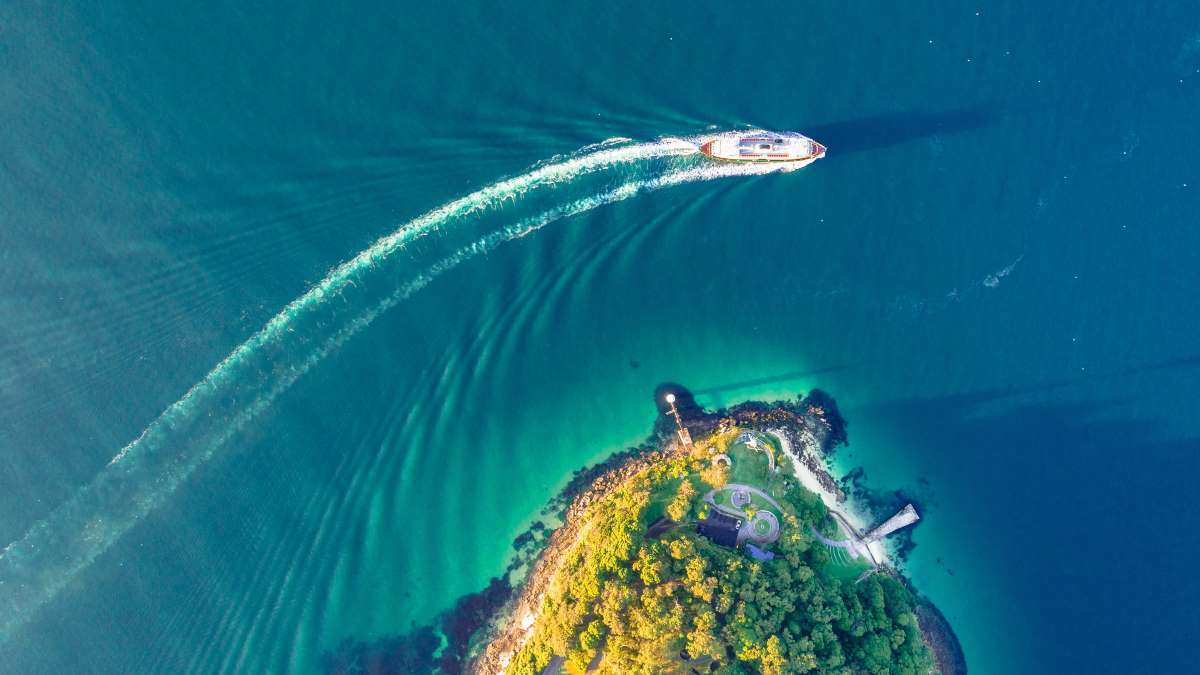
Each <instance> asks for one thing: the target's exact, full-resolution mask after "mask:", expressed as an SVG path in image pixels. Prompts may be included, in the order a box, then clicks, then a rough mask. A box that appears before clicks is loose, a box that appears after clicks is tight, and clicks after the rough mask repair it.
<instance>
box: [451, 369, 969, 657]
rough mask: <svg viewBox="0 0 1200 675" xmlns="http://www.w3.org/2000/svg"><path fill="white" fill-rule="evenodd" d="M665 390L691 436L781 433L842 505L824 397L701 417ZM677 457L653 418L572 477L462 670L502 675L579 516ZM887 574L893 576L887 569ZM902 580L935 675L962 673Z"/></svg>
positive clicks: (931, 614) (944, 637)
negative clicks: (616, 450) (647, 432)
mask: <svg viewBox="0 0 1200 675" xmlns="http://www.w3.org/2000/svg"><path fill="white" fill-rule="evenodd" d="M670 391H671V392H672V393H675V395H676V400H677V401H678V402H679V403H680V405H679V408H680V413H681V415H682V416H683V422H684V425H685V426H686V427H687V429H688V430H689V432H691V434H692V435H693V437H701V436H704V435H707V434H710V433H713V432H715V431H719V430H721V429H723V428H729V427H733V426H737V427H750V428H755V429H760V430H763V431H767V430H771V431H774V432H777V433H782V434H784V435H785V437H786V439H787V441H788V443H789V444H790V445H791V446H792V447H793V448H798V449H799V451H798V453H797V454H798V456H799V458H800V461H801V462H803V464H804V466H805V469H807V470H808V472H809V473H811V474H812V475H813V476H814V477H815V478H816V480H817V481H818V482H819V483H820V484H821V487H822V488H823V489H824V490H826V491H827V492H828V493H830V494H831V495H835V496H836V499H837V500H838V501H839V502H840V501H843V500H844V499H845V493H844V492H843V491H842V489H841V487H840V485H839V484H838V481H837V480H835V479H834V477H833V476H832V475H831V474H830V473H829V470H828V468H827V462H828V459H829V457H830V456H831V455H832V454H833V453H834V452H835V451H836V448H837V447H838V446H839V445H844V444H845V443H846V439H847V437H846V423H845V420H844V419H843V418H842V417H841V415H840V413H839V412H838V409H837V405H836V403H835V402H834V400H833V399H832V398H831V397H830V396H828V395H827V394H825V393H824V392H821V391H814V392H811V393H810V394H809V395H808V396H806V397H804V398H801V399H799V400H798V401H796V402H791V401H781V402H774V403H769V404H767V403H759V402H747V403H743V404H740V405H737V406H734V407H732V408H729V409H724V410H718V411H715V412H707V411H704V410H703V409H701V408H700V407H699V406H697V405H695V402H694V400H693V399H692V398H691V396H690V394H689V393H688V392H687V391H686V390H683V389H682V388H671V389H670ZM663 393H664V392H663V391H662V390H661V388H660V391H659V392H656V399H657V400H662V398H663V396H662V395H661V394H663ZM660 412H661V411H660ZM657 448H661V449H657ZM684 451H685V450H684V448H683V447H682V446H681V445H680V444H679V443H678V442H675V433H674V428H673V427H672V426H671V423H670V422H669V421H666V420H665V419H664V418H663V416H662V415H660V416H659V420H658V422H657V423H656V425H655V432H654V435H653V436H652V438H651V439H650V441H649V442H648V443H647V444H646V445H644V446H642V447H640V448H631V449H630V450H627V451H625V452H624V453H620V454H619V455H616V456H614V457H612V458H610V459H609V460H608V461H606V462H604V463H603V464H600V465H597V466H595V467H591V468H589V469H585V470H581V471H579V472H577V473H576V475H575V476H574V478H573V479H572V480H571V482H570V483H569V484H568V486H567V488H566V489H564V491H563V493H562V494H560V495H559V497H557V498H556V499H555V503H558V504H568V506H566V508H565V512H564V514H563V525H562V526H561V527H560V528H558V529H557V530H555V531H554V533H553V534H552V535H551V536H550V538H549V541H548V543H547V545H546V547H545V549H544V551H543V552H542V554H541V556H540V558H539V559H538V562H537V563H536V565H535V566H534V568H533V569H532V570H531V571H530V573H529V575H528V576H527V577H526V579H525V581H524V582H523V583H522V584H520V586H519V587H518V588H517V589H516V593H515V594H514V595H513V597H512V599H511V600H510V602H509V603H507V604H506V605H505V607H504V608H503V609H502V610H501V611H500V612H499V613H498V617H497V620H495V621H494V622H493V623H492V624H491V626H490V630H489V631H487V632H486V633H485V634H484V635H481V636H479V637H480V638H482V639H479V640H478V642H477V643H476V644H477V645H479V647H480V648H478V649H477V650H472V651H476V652H477V653H476V655H475V656H474V657H473V658H471V659H470V661H469V662H468V667H467V672H471V673H486V674H493V673H501V672H503V671H504V668H505V667H506V666H507V664H508V662H509V659H511V658H512V656H513V655H514V654H516V652H517V651H519V650H520V648H521V647H522V646H523V645H524V643H525V640H526V639H528V637H529V632H530V630H531V629H532V627H533V625H534V623H535V621H536V618H537V614H538V609H539V608H540V606H541V602H542V598H543V597H544V595H545V592H546V589H547V587H548V585H549V583H550V581H551V580H552V579H553V578H554V575H555V572H556V571H557V569H558V566H559V564H560V562H561V561H562V559H563V557H564V554H565V553H566V552H567V551H568V550H569V549H570V548H571V546H572V545H574V544H575V542H576V541H577V539H578V535H579V530H578V522H579V520H580V518H579V516H580V515H582V513H583V511H584V510H586V509H587V508H588V506H589V505H591V504H592V503H594V502H595V501H597V500H599V499H602V498H604V497H605V496H606V495H608V494H609V493H610V492H611V491H612V490H614V489H616V488H617V487H619V486H620V485H621V484H622V483H623V482H624V481H626V480H628V479H629V478H630V477H632V476H633V475H635V474H637V473H639V472H641V471H643V470H645V469H647V468H649V467H650V466H651V465H652V464H654V463H655V462H659V461H662V460H664V459H667V458H669V457H671V456H673V455H675V454H678V453H682V452H684ZM890 572H891V573H892V574H895V575H897V576H899V575H898V573H896V572H895V571H894V570H891V571H890ZM901 579H902V581H903V583H905V585H906V586H908V587H909V588H910V590H913V591H914V595H915V596H916V597H918V598H919V599H920V605H919V607H918V610H917V614H918V623H919V625H920V629H921V633H922V635H923V637H924V639H925V641H926V643H927V644H928V645H929V647H930V650H931V651H932V652H933V654H934V657H935V660H936V662H937V664H938V667H939V670H940V671H941V672H942V673H945V674H947V675H957V674H959V673H965V672H966V662H965V659H964V658H963V654H962V650H961V648H960V647H959V644H958V640H957V638H956V637H955V635H954V632H953V630H952V629H951V628H950V626H949V624H948V623H947V622H946V620H945V618H944V617H943V616H942V614H941V613H940V612H939V611H938V610H937V608H936V607H934V606H933V604H932V603H930V602H929V601H928V600H927V599H925V598H923V597H921V596H920V595H919V594H918V593H916V592H915V589H912V584H911V583H910V582H908V580H906V579H903V578H901ZM483 645H486V646H483Z"/></svg>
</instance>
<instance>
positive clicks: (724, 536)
mask: <svg viewBox="0 0 1200 675" xmlns="http://www.w3.org/2000/svg"><path fill="white" fill-rule="evenodd" d="M740 529H742V519H741V518H735V517H733V516H730V515H726V514H724V513H721V512H720V511H718V510H717V509H712V508H710V509H709V510H708V516H707V517H706V518H705V519H704V520H702V521H700V522H699V523H696V531H697V532H699V533H700V534H702V535H704V536H706V537H708V538H709V539H711V540H712V541H713V543H714V544H720V545H721V546H728V547H730V548H736V547H737V540H738V530H740Z"/></svg>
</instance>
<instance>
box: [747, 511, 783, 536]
mask: <svg viewBox="0 0 1200 675" xmlns="http://www.w3.org/2000/svg"><path fill="white" fill-rule="evenodd" d="M749 534H750V539H751V540H753V541H754V543H756V544H770V543H773V542H774V541H775V540H776V539H778V538H779V519H778V518H776V517H775V514H774V513H771V512H770V511H759V512H758V513H756V514H754V517H753V518H751V519H750V533H749Z"/></svg>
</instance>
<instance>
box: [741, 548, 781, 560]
mask: <svg viewBox="0 0 1200 675" xmlns="http://www.w3.org/2000/svg"><path fill="white" fill-rule="evenodd" d="M746 552H747V553H749V554H750V557H751V558H754V559H755V560H761V561H764V562H766V561H767V560H774V559H775V554H774V553H772V552H770V551H764V550H762V549H761V548H759V547H757V546H755V545H754V544H746Z"/></svg>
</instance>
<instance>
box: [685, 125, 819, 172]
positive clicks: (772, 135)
mask: <svg viewBox="0 0 1200 675" xmlns="http://www.w3.org/2000/svg"><path fill="white" fill-rule="evenodd" d="M700 152H702V153H704V154H706V155H708V156H709V157H712V158H713V159H719V160H723V161H726V162H786V163H789V164H795V165H796V166H797V168H799V167H800V166H804V165H806V164H811V163H812V162H815V161H817V160H818V159H821V158H822V157H824V156H825V146H823V145H821V144H820V143H818V142H816V141H814V140H813V139H811V138H809V137H808V136H805V135H804V134H798V133H796V132H794V131H784V132H778V131H764V130H762V129H752V130H750V131H731V132H728V133H724V134H720V135H718V136H712V137H710V138H706V139H704V140H703V141H702V142H701V144H700Z"/></svg>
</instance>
